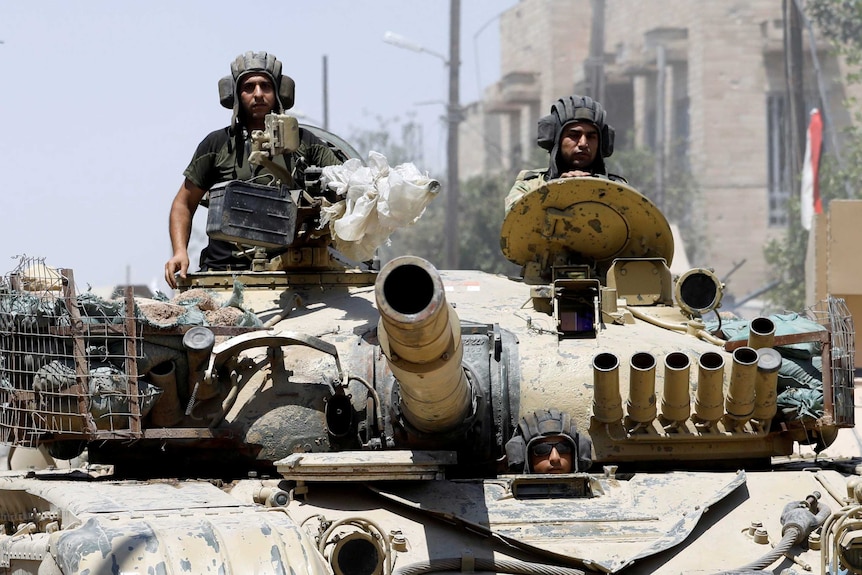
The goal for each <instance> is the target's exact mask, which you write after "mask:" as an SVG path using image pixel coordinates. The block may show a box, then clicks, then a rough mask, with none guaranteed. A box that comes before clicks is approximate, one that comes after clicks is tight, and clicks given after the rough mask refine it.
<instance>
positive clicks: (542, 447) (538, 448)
mask: <svg viewBox="0 0 862 575" xmlns="http://www.w3.org/2000/svg"><path fill="white" fill-rule="evenodd" d="M554 448H556V450H557V453H559V454H560V455H566V454H568V453H571V452H572V446H571V445H569V442H568V441H557V442H554V443H537V444H535V445H534V446H533V447H532V448H530V451H532V453H533V455H540V456H543V457H544V456H545V455H550V454H551V450H553V449H554Z"/></svg>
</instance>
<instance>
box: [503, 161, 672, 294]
mask: <svg viewBox="0 0 862 575" xmlns="http://www.w3.org/2000/svg"><path fill="white" fill-rule="evenodd" d="M500 247H501V249H502V250H503V254H504V255H505V256H506V257H507V258H508V259H509V260H511V261H512V262H514V263H516V264H519V265H521V266H524V268H525V271H524V278H525V280H527V281H528V282H529V281H530V280H531V279H538V278H548V277H550V275H551V268H552V267H555V266H560V265H576V264H590V265H593V264H597V263H602V262H610V261H612V260H613V259H616V258H642V257H651V258H662V259H664V260H665V261H666V262H667V264H668V265H670V264H671V262H672V260H673V250H674V245H673V235H672V233H671V229H670V225H669V224H668V222H667V219H666V218H665V217H664V215H663V214H662V213H661V211H660V210H659V209H658V207H657V206H656V205H655V204H653V203H652V202H651V201H650V200H649V199H648V198H646V197H645V196H643V195H641V194H640V193H638V192H637V191H635V190H634V188H632V187H630V186H629V185H628V184H625V183H623V182H616V181H611V180H607V179H604V178H565V179H561V180H554V181H551V182H548V183H546V184H544V185H543V186H541V187H539V188H537V189H536V190H534V191H532V192H530V193H528V194H526V195H524V196H523V197H522V198H520V199H519V200H518V201H517V202H516V203H515V204H514V205H513V206H512V208H511V209H510V210H509V212H508V213H507V214H506V217H505V219H504V220H503V227H502V229H501V231H500Z"/></svg>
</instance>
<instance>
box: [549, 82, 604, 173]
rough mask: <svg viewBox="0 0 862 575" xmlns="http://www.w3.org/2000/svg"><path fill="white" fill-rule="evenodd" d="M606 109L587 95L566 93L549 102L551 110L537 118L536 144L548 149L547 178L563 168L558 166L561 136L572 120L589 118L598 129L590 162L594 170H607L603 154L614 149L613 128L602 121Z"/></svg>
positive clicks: (588, 120) (584, 120) (595, 171)
mask: <svg viewBox="0 0 862 575" xmlns="http://www.w3.org/2000/svg"><path fill="white" fill-rule="evenodd" d="M605 116H606V113H605V109H604V108H603V107H602V105H601V104H600V103H598V102H596V101H595V100H593V99H592V98H590V97H588V96H577V95H575V96H567V97H565V98H560V99H559V100H557V101H556V102H555V103H554V105H553V106H551V113H550V114H548V115H547V116H542V117H541V118H539V137H538V144H539V147H541V148H543V149H545V150H548V152H550V155H551V158H550V164H549V166H548V179H549V180H552V179H554V178H558V177H559V176H560V173H562V170H560V168H559V155H560V137H561V136H562V134H563V129H564V128H565V127H566V126H568V125H569V124H571V123H572V122H577V121H581V122H590V123H592V124H594V125H595V126H596V128H597V129H598V131H599V153H598V154H596V159H595V161H594V162H593V165H592V166H591V170H592V172H593V173H596V174H607V169H606V168H605V161H604V158H607V157H609V156H610V155H611V154H613V153H614V129H613V128H612V127H611V126H610V125H608V123H607V122H606V121H605Z"/></svg>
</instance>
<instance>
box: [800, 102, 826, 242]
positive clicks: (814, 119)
mask: <svg viewBox="0 0 862 575" xmlns="http://www.w3.org/2000/svg"><path fill="white" fill-rule="evenodd" d="M822 143H823V120H822V119H821V118H820V110H818V109H817V108H814V109H812V110H811V118H810V119H809V121H808V134H807V136H806V138H805V160H804V161H803V162H802V189H801V190H800V206H799V212H800V215H801V217H802V227H803V228H805V229H806V230H810V229H811V220H812V218H814V214H820V213H823V203H822V202H821V201H820V182H819V177H818V172H819V170H820V146H821V144H822Z"/></svg>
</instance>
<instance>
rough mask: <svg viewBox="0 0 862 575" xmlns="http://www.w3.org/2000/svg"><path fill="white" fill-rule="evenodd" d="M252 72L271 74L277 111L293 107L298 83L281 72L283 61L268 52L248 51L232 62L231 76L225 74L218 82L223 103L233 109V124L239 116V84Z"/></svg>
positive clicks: (220, 98) (280, 111)
mask: <svg viewBox="0 0 862 575" xmlns="http://www.w3.org/2000/svg"><path fill="white" fill-rule="evenodd" d="M252 74H264V75H266V76H269V79H270V80H271V81H272V85H273V86H274V87H275V99H276V105H277V107H278V109H277V110H276V111H277V112H279V113H282V112H284V111H285V110H289V109H290V108H292V107H293V98H294V93H295V91H296V85H295V84H294V81H293V78H291V77H290V76H285V75H283V74H282V73H281V62H280V61H279V60H278V58H276V57H275V56H274V55H272V54H269V53H267V52H246V53H245V54H240V55H239V56H237V57H236V59H235V60H234V61H233V62H231V65H230V76H225V77H224V78H222V79H221V80H219V82H218V92H219V100H220V101H221V105H222V106H224V107H225V108H228V109H233V120H232V122H231V124H232V125H233V124H235V123H236V119H237V117H238V116H239V98H237V97H236V95H237V94H238V93H239V86H240V84H241V83H242V81H243V79H244V78H245V77H246V76H249V75H252Z"/></svg>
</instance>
